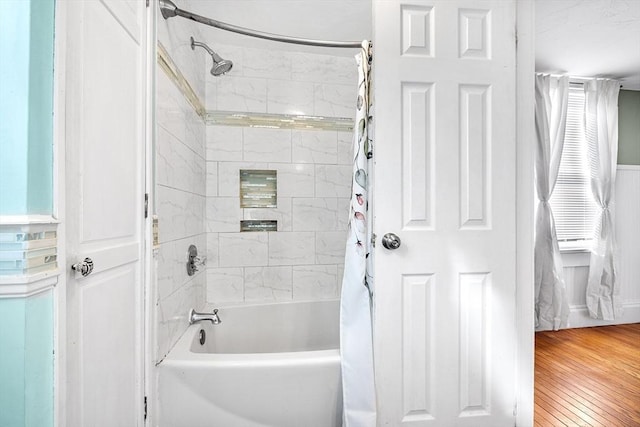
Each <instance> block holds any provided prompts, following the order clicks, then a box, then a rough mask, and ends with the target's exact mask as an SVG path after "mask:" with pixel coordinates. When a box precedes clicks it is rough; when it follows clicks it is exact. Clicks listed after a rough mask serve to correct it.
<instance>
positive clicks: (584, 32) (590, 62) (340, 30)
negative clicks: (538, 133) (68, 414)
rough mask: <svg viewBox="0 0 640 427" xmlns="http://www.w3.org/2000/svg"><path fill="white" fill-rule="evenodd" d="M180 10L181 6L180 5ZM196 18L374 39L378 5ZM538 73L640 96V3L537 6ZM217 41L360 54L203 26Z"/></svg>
mask: <svg viewBox="0 0 640 427" xmlns="http://www.w3.org/2000/svg"><path fill="white" fill-rule="evenodd" d="M176 1H178V6H181V5H180V0H176ZM183 3H184V7H185V8H186V7H187V4H188V5H189V7H190V8H192V9H193V11H194V12H195V13H199V14H202V15H205V16H210V17H212V18H214V19H217V20H220V21H223V22H228V23H231V24H236V25H240V26H244V27H248V28H252V29H256V30H260V31H265V32H272V33H278V34H285V35H290V36H295V37H305V38H317V39H330V40H362V39H369V38H371V33H372V30H371V22H372V18H371V4H372V0H215V1H212V0H190V1H189V3H187V0H184V1H183ZM535 6H536V17H535V27H536V53H535V54H536V71H541V72H550V73H566V74H569V75H573V76H578V77H610V78H615V79H619V80H621V81H622V84H623V88H624V89H633V90H640V0H535ZM201 28H202V29H201V31H202V32H203V35H204V36H205V37H206V38H207V39H208V40H209V42H210V43H213V44H214V45H215V41H216V40H217V41H219V42H221V43H229V44H236V45H244V46H253V47H265V48H266V47H268V48H269V49H283V50H284V49H286V50H294V49H295V50H313V51H315V52H320V51H321V52H322V53H331V54H336V55H353V51H352V50H351V49H333V50H327V49H322V48H320V49H318V48H313V47H299V46H292V45H285V44H282V43H273V42H269V41H264V40H257V39H253V38H250V37H244V36H239V35H236V34H232V33H227V32H225V31H222V30H217V29H213V28H203V27H201Z"/></svg>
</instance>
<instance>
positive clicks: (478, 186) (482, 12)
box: [373, 0, 516, 427]
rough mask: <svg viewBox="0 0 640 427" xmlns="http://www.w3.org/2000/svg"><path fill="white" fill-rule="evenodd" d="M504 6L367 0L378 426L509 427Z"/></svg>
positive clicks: (511, 213) (509, 7) (511, 117)
mask: <svg viewBox="0 0 640 427" xmlns="http://www.w3.org/2000/svg"><path fill="white" fill-rule="evenodd" d="M515 12H516V5H515V0H495V1H480V0H473V1H459V0H446V1H407V2H402V1H389V0H376V1H374V42H373V45H374V48H375V57H374V61H375V62H374V85H373V87H374V91H375V106H376V111H377V115H376V117H375V123H376V128H375V136H376V139H375V141H376V144H375V152H374V159H375V162H376V164H375V174H376V189H375V200H376V217H375V232H376V234H377V236H378V244H377V247H376V258H375V275H376V302H375V304H376V305H375V319H376V320H375V322H376V324H375V328H376V329H375V330H376V332H375V351H376V353H375V355H376V384H377V393H378V402H379V421H378V424H379V425H381V426H442V427H452V426H469V427H482V426H491V427H500V426H513V425H514V424H515V416H514V409H515V402H516V387H515V386H516V384H515V369H516V322H515V320H516V318H515V305H516V295H515V284H516V254H515V248H516V221H515V218H516V210H515V209H516V198H515V196H516V194H515V185H516V169H515V163H516V143H515V136H516V132H515V120H516V115H515V103H516V96H515V71H516V70H515V59H516V56H515V53H516V52H515V18H516V15H515ZM385 233H395V234H397V235H398V236H399V237H400V238H401V240H402V245H401V246H400V247H399V248H398V249H396V250H389V249H385V248H383V247H382V245H381V244H380V239H381V238H382V236H383V235H384V234H385Z"/></svg>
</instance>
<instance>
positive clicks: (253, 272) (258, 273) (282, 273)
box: [244, 266, 292, 301]
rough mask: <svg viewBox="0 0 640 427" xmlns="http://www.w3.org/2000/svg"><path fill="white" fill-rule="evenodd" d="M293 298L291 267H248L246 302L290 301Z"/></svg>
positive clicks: (245, 278)
mask: <svg viewBox="0 0 640 427" xmlns="http://www.w3.org/2000/svg"><path fill="white" fill-rule="evenodd" d="M291 296H292V279H291V267H288V266H285V267H246V268H245V269H244V300H245V301H289V300H291Z"/></svg>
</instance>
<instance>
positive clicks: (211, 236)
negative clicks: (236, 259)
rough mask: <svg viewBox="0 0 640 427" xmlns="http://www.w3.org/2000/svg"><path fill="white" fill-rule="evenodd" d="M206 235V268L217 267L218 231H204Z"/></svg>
mask: <svg viewBox="0 0 640 427" xmlns="http://www.w3.org/2000/svg"><path fill="white" fill-rule="evenodd" d="M206 236H207V264H206V265H207V268H215V267H218V266H219V265H220V264H219V261H218V259H219V256H218V254H219V252H218V233H206Z"/></svg>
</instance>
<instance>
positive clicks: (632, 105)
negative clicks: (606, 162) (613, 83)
mask: <svg viewBox="0 0 640 427" xmlns="http://www.w3.org/2000/svg"><path fill="white" fill-rule="evenodd" d="M618 164H619V165H640V91H633V90H621V91H620V95H619V96H618Z"/></svg>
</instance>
